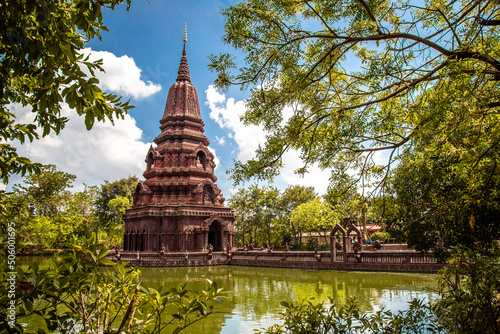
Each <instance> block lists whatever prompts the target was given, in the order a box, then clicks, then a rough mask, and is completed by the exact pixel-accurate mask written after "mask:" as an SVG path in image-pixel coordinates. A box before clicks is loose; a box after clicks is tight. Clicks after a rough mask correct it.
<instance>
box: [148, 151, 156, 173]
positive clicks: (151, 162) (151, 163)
mask: <svg viewBox="0 0 500 334" xmlns="http://www.w3.org/2000/svg"><path fill="white" fill-rule="evenodd" d="M146 161H147V163H148V166H147V167H146V170H150V169H151V167H154V166H155V159H154V158H153V152H150V153H149V154H148V158H147V159H146Z"/></svg>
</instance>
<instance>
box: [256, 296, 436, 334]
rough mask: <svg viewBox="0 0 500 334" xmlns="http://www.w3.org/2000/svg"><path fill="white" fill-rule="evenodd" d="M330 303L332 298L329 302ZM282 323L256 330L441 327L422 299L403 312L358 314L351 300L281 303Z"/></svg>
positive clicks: (420, 333)
mask: <svg viewBox="0 0 500 334" xmlns="http://www.w3.org/2000/svg"><path fill="white" fill-rule="evenodd" d="M330 303H331V304H332V303H333V301H330ZM281 304H282V305H283V306H284V307H285V311H284V312H283V314H282V317H283V320H284V324H282V325H274V326H272V327H270V328H268V329H267V330H265V331H261V332H260V333H266V334H288V333H290V334H291V333H311V334H312V333H346V334H347V333H386V334H389V333H415V334H424V333H442V330H443V328H442V327H441V326H440V325H439V322H438V321H437V319H436V317H435V316H434V315H433V313H432V310H431V308H430V306H428V305H427V304H425V303H424V302H423V301H422V300H419V299H415V300H413V301H411V302H410V307H409V309H408V310H406V311H400V312H398V313H393V312H391V311H388V310H380V311H377V312H375V313H374V314H371V315H369V314H365V313H362V312H361V310H360V309H359V306H358V305H357V303H356V301H355V300H354V299H350V300H349V301H348V302H347V304H346V305H344V306H340V307H337V306H335V305H333V304H332V305H330V306H326V305H324V303H317V304H314V303H313V302H312V301H301V302H299V303H297V304H294V303H287V302H282V303H281Z"/></svg>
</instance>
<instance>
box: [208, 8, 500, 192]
mask: <svg viewBox="0 0 500 334" xmlns="http://www.w3.org/2000/svg"><path fill="white" fill-rule="evenodd" d="M222 13H223V15H225V16H226V21H225V35H224V37H223V40H224V42H226V43H228V44H231V45H232V46H233V47H234V48H235V49H237V50H239V51H241V52H242V53H243V54H244V56H245V62H246V64H245V65H244V66H238V67H237V66H236V63H235V59H234V58H233V57H232V56H230V55H227V54H222V55H219V56H214V55H212V56H211V65H210V68H211V69H212V70H214V71H216V72H217V79H216V80H215V84H216V85H217V87H219V88H222V89H227V88H228V87H229V86H230V85H233V84H234V85H241V87H242V89H246V88H250V90H251V96H250V98H249V99H248V100H247V104H246V106H247V111H246V112H245V114H244V115H243V121H244V122H245V123H246V124H259V125H262V126H263V127H264V129H265V130H266V131H267V132H268V138H267V141H266V144H265V146H263V147H260V148H259V149H258V150H257V157H256V158H255V159H253V160H249V161H248V162H246V163H240V162H237V163H236V164H235V167H234V169H233V170H232V172H233V175H232V177H233V179H234V180H235V181H236V182H240V181H242V180H244V179H247V178H250V177H257V178H272V177H274V176H275V175H277V174H278V173H279V170H280V167H281V166H282V159H281V157H282V156H283V154H284V153H285V152H286V151H287V150H292V149H293V150H299V151H300V153H301V158H302V159H303V161H304V168H302V169H300V170H299V172H306V171H307V166H309V165H311V164H312V163H319V165H320V166H321V167H324V168H332V170H333V171H332V179H333V181H334V182H335V181H336V180H340V182H341V184H342V187H340V188H341V189H342V190H343V191H345V189H349V188H354V189H355V188H356V187H358V186H366V185H368V186H374V185H373V183H375V186H376V187H378V188H376V190H379V191H381V192H382V193H383V192H384V191H386V189H387V187H388V184H387V180H388V176H389V175H390V171H391V166H392V167H393V166H394V164H395V163H396V162H399V161H401V160H403V159H405V158H409V157H410V156H416V155H421V159H422V160H423V161H429V160H430V159H431V158H432V157H434V156H439V155H441V154H443V153H446V152H450V153H453V154H455V156H456V157H457V158H458V159H459V160H458V162H457V165H456V168H459V169H463V172H464V173H465V174H466V175H467V176H469V177H471V178H472V179H473V180H474V181H475V182H472V184H471V185H470V186H469V187H468V195H467V196H468V198H476V197H477V196H479V194H481V193H482V192H484V191H485V189H491V188H492V186H493V184H492V183H491V182H490V180H491V179H492V177H491V176H490V175H493V176H494V177H496V176H497V175H498V168H497V166H498V163H499V162H500V161H498V157H499V153H500V152H499V144H500V127H499V118H498V113H499V108H500V93H499V92H500V60H499V58H500V56H499V55H500V47H499V43H498V36H499V27H498V25H499V22H500V21H499V20H498V18H499V15H500V7H499V6H498V4H497V2H489V1H487V2H484V1H480V0H471V1H467V2H456V1H454V0H449V1H446V0H438V1H424V2H417V1H410V0H406V1H365V0H357V1H343V0H338V1H335V0H334V1H327V0H305V1H302V0H300V1H299V0H285V1H283V0H280V1H277V0H276V1H264V0H260V1H259V0H257V1H251V2H246V1H245V2H241V3H238V4H237V5H235V6H232V7H230V8H228V9H225V10H223V12H222ZM233 68H237V71H233V70H232V69H233ZM285 107H292V108H293V111H294V113H293V115H292V116H291V117H290V118H288V119H284V118H283V117H284V116H283V112H282V111H283V109H284V108H285ZM281 124H282V125H281ZM382 153H383V154H385V156H386V161H385V162H382V163H381V162H380V161H381V160H383V159H381V154H382ZM382 157H383V156H382ZM377 161H378V163H377ZM353 171H354V172H355V174H354V175H353V174H352V172H353ZM348 172H349V173H350V174H348ZM373 193H375V191H374V192H373Z"/></svg>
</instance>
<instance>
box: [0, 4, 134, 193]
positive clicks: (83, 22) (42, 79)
mask: <svg viewBox="0 0 500 334" xmlns="http://www.w3.org/2000/svg"><path fill="white" fill-rule="evenodd" d="M122 2H123V1H119V0H109V1H97V2H95V1H90V0H82V1H70V2H60V1H56V0H46V1H42V2H41V1H33V0H22V1H9V2H6V3H4V4H3V5H2V6H1V7H0V15H1V17H2V18H3V20H2V22H0V28H1V29H0V30H1V31H2V33H1V34H0V54H1V55H2V56H1V57H0V137H2V138H3V139H4V140H6V141H10V140H19V141H21V143H23V142H25V140H29V141H33V140H34V139H37V138H38V137H39V136H40V134H39V133H38V128H39V129H40V131H41V136H47V135H49V134H50V133H52V132H55V133H56V134H57V133H59V132H60V131H61V129H62V128H64V125H65V123H66V122H67V121H68V119H67V118H65V117H62V116H61V103H63V102H64V103H67V104H68V105H69V106H70V108H72V109H75V110H76V112H77V113H78V114H79V115H85V125H86V127H87V129H90V128H92V126H93V125H94V123H95V121H100V122H102V121H105V120H110V121H113V120H114V119H115V117H116V118H118V117H123V115H124V114H126V113H127V112H128V110H130V109H131V108H132V106H131V105H130V102H129V101H127V102H123V101H121V98H120V97H118V96H116V95H113V94H109V93H105V92H103V91H101V89H100V88H99V87H98V86H97V85H98V83H99V81H98V80H97V79H96V78H95V77H93V75H94V70H96V69H97V70H100V65H101V64H102V62H100V61H96V62H89V61H88V59H83V56H82V55H81V51H82V50H83V48H84V47H85V43H86V41H88V40H90V39H92V38H95V37H98V38H100V31H101V30H106V27H105V26H104V25H103V23H102V19H103V15H102V12H101V10H102V7H107V8H111V9H112V8H114V7H115V6H116V5H118V4H119V3H122ZM126 3H127V4H128V7H130V4H131V1H130V0H127V1H126ZM83 67H86V68H88V69H89V71H90V73H91V75H92V77H88V76H87V75H86V74H85V73H84V72H83V71H82V68H83ZM11 103H19V104H21V105H22V106H31V107H32V110H33V112H34V113H35V122H34V124H16V118H15V115H14V114H12V113H10V112H9V109H10V104H11ZM35 125H36V127H35ZM6 145H8V147H9V148H8V151H9V152H10V153H11V156H13V154H15V151H16V150H15V149H14V148H13V147H12V146H10V144H6ZM5 150H7V146H5ZM23 166H25V167H23ZM30 166H32V167H30ZM0 167H1V168H0V177H1V178H2V179H3V180H4V183H6V182H7V181H8V178H9V176H10V175H11V174H12V173H21V174H22V175H24V174H25V173H26V171H28V170H30V169H35V168H36V165H33V164H32V163H31V161H29V160H27V159H17V160H16V163H14V162H12V163H3V164H2V166H0Z"/></svg>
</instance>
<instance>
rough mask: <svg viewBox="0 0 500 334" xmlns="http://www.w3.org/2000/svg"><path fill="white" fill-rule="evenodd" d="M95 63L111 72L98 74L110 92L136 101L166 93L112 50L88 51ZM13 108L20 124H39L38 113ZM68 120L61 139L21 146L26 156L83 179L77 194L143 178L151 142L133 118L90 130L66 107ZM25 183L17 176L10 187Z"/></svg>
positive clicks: (52, 137)
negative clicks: (89, 187) (126, 179)
mask: <svg viewBox="0 0 500 334" xmlns="http://www.w3.org/2000/svg"><path fill="white" fill-rule="evenodd" d="M83 53H84V54H89V55H90V57H89V59H90V60H97V59H102V60H103V65H102V67H103V69H104V70H105V72H95V74H96V77H97V78H98V79H99V81H100V83H99V86H100V87H101V88H102V89H103V90H106V91H112V92H114V93H117V94H120V95H128V96H131V97H134V98H137V99H139V98H145V97H148V96H150V95H152V94H155V93H157V92H159V91H160V90H161V86H160V85H157V84H154V83H152V82H150V81H148V82H144V81H142V80H141V69H140V68H138V67H137V65H136V64H135V62H134V59H132V58H130V57H128V56H126V55H124V56H121V57H117V56H115V55H114V54H113V53H110V52H106V51H93V50H91V49H90V48H86V49H84V51H83ZM9 109H10V110H11V111H12V112H13V113H15V114H16V116H17V121H18V122H19V123H33V118H34V116H35V115H34V114H33V113H32V112H31V109H30V108H29V107H22V106H21V105H18V104H13V105H10V107H9ZM62 116H66V117H68V118H69V121H68V122H67V123H66V126H65V128H64V129H63V130H62V131H61V133H60V134H59V135H55V134H53V133H52V134H50V135H48V136H46V137H43V138H41V139H39V140H35V141H34V142H32V143H29V142H28V143H25V144H24V145H21V144H19V143H17V142H14V143H12V145H13V146H15V147H17V149H18V153H19V155H21V156H26V157H28V158H30V159H32V160H33V161H36V162H40V163H43V164H55V165H56V166H57V168H58V169H59V170H62V171H65V172H67V173H71V174H75V175H77V180H76V181H75V190H80V189H82V188H83V183H86V184H88V185H95V184H101V183H102V182H103V180H109V181H114V180H117V179H120V178H124V177H127V176H129V175H137V176H139V177H140V176H141V175H142V173H143V171H144V169H145V162H144V159H145V155H146V153H147V150H148V148H149V146H150V145H151V143H144V142H142V130H141V129H139V128H138V127H137V125H136V122H135V120H134V119H133V118H132V117H131V116H130V115H125V118H124V119H123V120H122V119H118V120H115V124H114V126H113V125H112V124H111V123H110V122H106V123H95V124H94V127H93V128H92V130H90V131H87V129H86V128H85V122H84V119H83V117H80V116H78V115H77V114H76V113H75V112H74V111H73V110H71V109H70V108H69V107H68V106H67V105H66V104H63V105H62ZM20 181H21V178H20V177H19V176H13V177H12V178H11V182H10V183H9V186H10V185H12V184H14V183H18V182H20Z"/></svg>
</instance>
